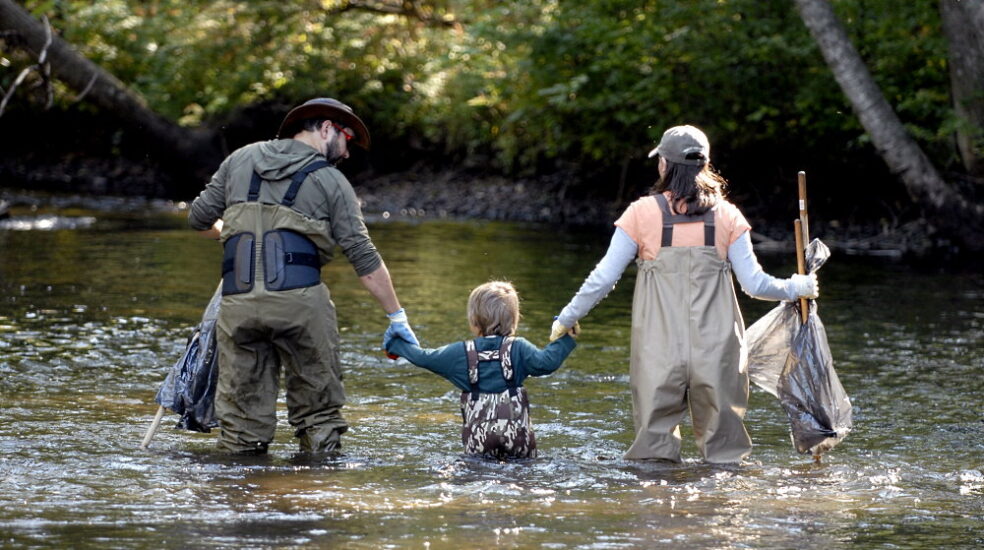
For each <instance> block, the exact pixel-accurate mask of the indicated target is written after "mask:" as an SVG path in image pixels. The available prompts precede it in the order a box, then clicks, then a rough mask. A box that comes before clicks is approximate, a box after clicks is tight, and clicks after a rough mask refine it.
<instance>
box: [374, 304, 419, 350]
mask: <svg viewBox="0 0 984 550" xmlns="http://www.w3.org/2000/svg"><path fill="white" fill-rule="evenodd" d="M386 316H387V317H389V320H390V325H389V327H387V328H386V332H385V333H384V334H383V349H384V350H387V352H386V355H388V356H389V358H390V359H396V356H395V355H393V354H391V353H389V350H388V348H389V344H390V343H391V342H392V341H393V340H394V339H396V338H399V339H401V340H406V341H407V342H410V343H411V344H413V345H415V346H419V345H420V342H419V341H418V340H417V335H415V334H414V333H413V329H412V328H410V323H409V321H408V320H407V312H406V310H404V309H403V308H400V309H398V310H396V311H394V312H393V313H389V314H387V315H386Z"/></svg>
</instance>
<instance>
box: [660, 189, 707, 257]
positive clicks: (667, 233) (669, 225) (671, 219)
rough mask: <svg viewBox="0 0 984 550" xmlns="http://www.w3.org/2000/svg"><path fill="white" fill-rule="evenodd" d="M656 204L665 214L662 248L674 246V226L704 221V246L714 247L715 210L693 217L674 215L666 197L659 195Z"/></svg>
mask: <svg viewBox="0 0 984 550" xmlns="http://www.w3.org/2000/svg"><path fill="white" fill-rule="evenodd" d="M656 202H657V203H658V204H659V209H660V210H661V211H662V212H663V234H662V237H661V241H662V242H661V243H660V244H661V246H673V226H674V225H676V224H678V223H694V222H698V221H701V220H703V221H704V246H714V210H713V209H710V208H709V209H708V210H707V212H704V213H703V214H701V215H697V216H691V215H689V214H674V213H672V212H671V211H670V202H669V201H668V200H666V197H665V196H664V195H663V194H662V193H659V194H657V195H656Z"/></svg>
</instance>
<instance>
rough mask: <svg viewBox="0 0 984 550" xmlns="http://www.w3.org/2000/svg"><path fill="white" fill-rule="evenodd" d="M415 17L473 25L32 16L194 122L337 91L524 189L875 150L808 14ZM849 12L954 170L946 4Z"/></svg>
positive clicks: (207, 11)
mask: <svg viewBox="0 0 984 550" xmlns="http://www.w3.org/2000/svg"><path fill="white" fill-rule="evenodd" d="M381 4H382V3H381V2H380V5H381ZM413 4H414V5H416V6H417V7H418V9H419V10H420V12H421V13H422V14H423V15H424V16H426V17H428V18H430V19H432V20H433V19H442V18H445V17H447V18H453V19H455V20H456V21H459V22H460V24H459V25H457V26H454V27H447V26H441V25H431V24H427V23H425V22H422V21H421V20H419V19H416V18H412V17H404V16H399V15H386V14H381V13H374V12H370V11H366V10H360V9H355V8H352V7H351V6H349V5H348V3H347V0H296V1H290V2H283V1H280V0H251V1H246V0H238V1H237V0H213V1H206V0H180V1H179V0H99V1H97V2H93V1H92V0H28V1H26V2H25V5H26V6H27V7H28V8H29V9H32V10H34V12H35V13H36V14H40V13H44V14H47V15H48V16H49V18H50V19H51V21H52V25H53V26H54V27H55V28H56V29H57V30H58V31H59V32H61V33H62V35H63V37H64V38H65V39H66V40H68V41H69V42H70V43H72V44H73V45H75V47H77V48H78V49H79V50H80V51H81V53H83V54H84V55H86V56H88V57H89V58H91V59H93V60H94V61H96V62H98V63H100V64H101V65H102V66H103V67H105V68H106V69H107V70H109V71H110V72H112V73H113V74H115V75H116V76H118V77H119V78H120V79H121V80H122V81H123V82H125V83H127V84H128V85H129V86H131V87H132V88H133V89H134V90H135V91H137V92H138V93H140V94H141V95H143V96H144V97H145V98H146V99H147V101H148V103H149V104H150V105H151V106H152V107H153V108H154V109H156V110H157V111H159V112H160V113H162V114H164V115H165V116H167V117H170V118H172V119H174V120H177V121H179V122H180V123H182V124H186V125H197V124H201V123H202V122H203V121H207V120H209V119H210V118H213V117H217V116H221V115H224V114H226V113H228V112H230V111H231V110H233V109H234V108H236V107H238V106H242V105H246V104H250V103H254V102H257V101H261V100H267V99H274V98H285V99H288V100H290V101H298V100H303V99H306V98H308V97H312V96H317V95H325V94H331V95H335V96H337V97H340V98H344V100H345V101H347V102H349V103H350V104H352V105H353V107H355V108H356V109H357V110H358V112H360V114H362V113H365V117H366V118H367V119H368V120H369V121H370V123H371V125H372V127H373V132H374V134H376V135H385V136H386V137H387V139H392V140H395V141H400V140H403V141H404V142H409V141H413V142H414V143H417V144H419V146H422V147H424V148H430V149H432V150H436V151H443V153H444V154H448V155H451V158H452V159H454V160H455V161H456V162H465V163H466V164H467V163H468V162H471V163H472V164H479V163H487V165H489V166H495V167H498V168H499V169H502V170H506V171H511V172H514V173H522V172H530V171H542V170H544V169H550V167H551V166H557V165H565V166H574V167H582V168H583V167H613V166H619V165H620V164H621V163H623V162H625V161H626V160H632V159H641V158H643V157H644V155H645V153H646V152H647V151H648V150H649V148H650V147H651V146H652V144H653V143H654V142H655V141H656V140H657V139H658V138H659V136H660V134H661V133H662V131H663V130H664V129H665V128H666V127H668V126H670V125H674V124H681V123H693V124H696V125H699V126H701V127H703V128H704V129H705V130H706V131H707V132H708V134H709V135H710V136H711V139H712V142H713V143H714V144H715V146H716V147H717V148H718V150H725V151H734V152H740V151H757V152H761V151H769V150H774V151H777V152H783V151H784V149H788V148H789V145H788V144H790V143H796V144H797V146H798V147H799V148H801V149H804V150H810V151H817V150H819V151H823V154H827V155H829V156H831V157H834V156H836V155H837V153H838V151H842V150H844V149H857V148H859V147H864V146H866V145H865V142H864V139H863V130H862V129H861V128H860V126H859V124H858V122H857V120H856V118H855V117H854V116H853V114H852V113H851V112H850V107H849V105H848V104H847V102H846V100H845V99H844V97H843V95H842V94H841V92H840V90H839V88H838V87H837V84H836V83H835V82H834V80H833V78H832V76H831V74H830V71H829V70H828V69H827V68H826V66H825V65H824V63H823V59H822V57H821V56H820V54H819V52H818V51H817V49H816V47H815V45H814V44H813V42H812V39H811V38H810V36H809V34H808V32H807V31H806V29H805V27H804V26H803V24H802V22H801V21H800V20H799V16H798V14H797V13H796V11H795V9H794V7H793V5H792V3H791V2H789V1H788V0H690V1H687V2H679V1H672V0H643V1H640V0H583V1H578V2H562V1H560V0H523V1H511V2H502V1H494V0H443V1H430V2H423V1H418V2H414V3H413ZM834 4H835V8H836V9H837V11H838V14H839V15H840V17H841V18H842V20H843V21H844V23H845V24H846V25H847V27H848V29H849V31H850V32H851V34H852V38H853V40H854V41H855V45H856V46H857V47H858V49H859V51H860V52H861V54H862V56H863V57H864V58H865V60H866V61H867V63H868V64H869V67H870V69H871V71H872V73H873V74H874V76H875V78H876V80H877V81H878V83H879V84H880V85H881V87H882V89H883V91H884V92H885V94H886V97H888V99H889V101H890V102H891V103H892V105H893V106H894V107H895V109H896V110H897V112H898V113H899V115H900V117H901V118H902V119H903V121H904V122H905V123H906V124H907V125H908V126H909V128H910V129H911V130H912V132H913V134H914V135H915V136H916V138H917V139H918V140H919V141H920V143H921V144H922V145H923V146H924V147H925V148H926V149H927V150H928V151H929V152H930V153H931V155H932V156H933V157H934V158H935V159H937V160H938V162H940V163H942V164H947V163H950V162H952V161H953V148H952V145H951V144H950V141H949V140H950V137H949V135H950V133H951V132H952V130H953V128H955V127H956V124H957V123H956V121H954V120H953V115H952V110H951V108H950V105H949V95H948V84H947V83H948V76H947V65H946V44H945V42H944V40H943V38H942V33H941V31H940V22H939V15H938V13H937V11H936V6H935V4H934V3H927V2H897V1H894V0H834ZM396 5H399V3H398V2H397V3H396ZM346 8H351V9H346ZM832 140H833V141H832Z"/></svg>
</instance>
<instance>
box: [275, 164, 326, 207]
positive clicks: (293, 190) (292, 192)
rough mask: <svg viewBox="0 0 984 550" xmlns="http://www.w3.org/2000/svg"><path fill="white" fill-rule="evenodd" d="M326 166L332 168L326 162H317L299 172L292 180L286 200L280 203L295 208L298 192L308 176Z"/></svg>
mask: <svg viewBox="0 0 984 550" xmlns="http://www.w3.org/2000/svg"><path fill="white" fill-rule="evenodd" d="M325 166H330V165H329V164H328V161H326V160H316V161H314V162H312V163H311V164H308V165H307V166H305V167H304V168H301V169H300V170H298V171H297V172H296V173H295V174H294V175H293V176H291V178H290V187H289V188H288V189H287V192H286V193H284V199H283V200H282V201H280V204H282V205H284V206H293V205H294V200H295V199H297V192H298V191H299V190H300V189H301V184H302V183H304V180H305V179H307V177H308V174H310V173H311V172H314V171H315V170H321V169H322V168H324V167H325Z"/></svg>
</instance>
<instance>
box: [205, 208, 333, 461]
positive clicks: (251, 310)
mask: <svg viewBox="0 0 984 550" xmlns="http://www.w3.org/2000/svg"><path fill="white" fill-rule="evenodd" d="M223 219H224V226H223V228H222V237H221V239H222V241H223V243H227V242H228V241H230V240H232V239H233V238H237V236H245V237H246V238H242V237H240V238H237V239H236V242H238V243H248V244H247V245H244V246H241V247H239V248H241V249H242V250H238V251H236V253H235V254H234V255H232V257H231V258H230V259H227V262H229V264H230V267H229V270H230V271H229V272H228V273H226V274H224V283H227V284H230V285H231V286H233V287H235V285H237V284H238V285H239V288H232V289H227V288H226V287H224V294H225V295H224V296H223V297H222V306H221V309H220V311H219V318H218V322H217V325H216V326H217V334H218V349H219V380H218V386H217V389H216V398H215V413H216V416H217V418H218V419H219V424H220V428H221V433H220V435H219V442H218V445H219V448H220V449H223V450H226V451H230V452H234V453H262V452H265V451H266V448H267V445H269V443H270V442H271V441H273V438H274V432H275V431H276V425H277V415H276V404H277V395H278V393H279V381H280V372H281V368H283V371H284V379H285V386H286V394H287V411H288V413H287V414H288V421H289V422H290V424H291V425H292V426H294V427H295V428H296V432H295V435H296V436H297V437H298V438H300V448H301V451H306V452H315V453H319V452H330V451H335V450H337V449H339V448H340V436H341V434H342V433H344V432H345V431H346V430H347V429H348V425H347V424H346V422H345V420H344V418H343V417H342V414H341V409H342V406H343V405H344V404H345V390H344V388H343V386H342V372H341V366H340V357H339V336H338V324H337V321H336V317H335V306H334V304H333V303H332V301H331V297H330V295H329V292H328V287H326V286H325V285H324V283H321V282H320V278H318V276H317V272H315V275H314V277H315V279H314V281H312V282H311V283H305V284H310V286H304V287H301V288H286V289H284V290H273V288H278V287H277V284H278V283H277V281H283V280H289V277H287V276H286V275H285V273H287V272H290V270H291V269H292V267H291V262H292V261H295V260H293V259H292V255H291V254H289V253H287V252H282V251H281V250H279V249H278V250H277V251H276V252H277V254H276V255H274V254H273V248H274V244H271V243H276V246H281V245H283V246H288V245H284V244H283V242H280V241H271V240H269V238H268V237H269V235H271V234H277V235H279V234H281V233H282V234H284V235H288V233H289V235H288V236H290V237H291V238H296V237H297V235H303V236H305V237H306V238H308V239H310V241H311V242H312V243H313V244H312V245H311V246H312V250H314V251H315V259H314V260H311V259H310V258H308V260H307V261H308V262H309V263H314V265H315V266H317V265H319V262H317V251H324V250H330V246H331V244H332V243H330V242H326V241H325V239H326V237H324V236H325V235H328V234H330V233H329V232H328V231H327V227H326V223H325V222H323V221H319V220H313V219H311V218H307V217H305V216H303V215H301V214H299V213H297V212H296V211H294V210H292V209H290V208H288V207H287V206H283V205H277V204H261V203H259V202H255V201H253V202H243V203H237V204H234V205H232V206H230V207H229V208H227V209H226V211H225V214H224V216H223ZM278 231H280V232H281V233H277V232H278ZM256 236H259V237H258V238H256ZM250 239H252V240H250ZM286 240H287V239H286V238H285V239H284V242H286ZM264 243H267V245H269V248H270V250H266V251H265V250H264ZM315 246H316V248H314V247H315ZM226 248H227V255H228V254H230V251H229V248H232V247H229V246H227V247H226ZM301 255H303V254H297V253H295V254H293V256H301ZM308 256H310V254H309V255H308ZM244 258H245V260H244ZM278 262H279V264H278ZM298 265H299V264H298ZM271 266H272V267H273V269H269V268H270V267H271ZM301 267H303V266H301ZM308 267H310V266H308ZM274 269H277V270H280V272H277V273H274ZM223 271H226V269H225V266H224V270H223ZM230 281H231V282H230ZM281 286H283V285H281ZM226 290H229V292H226Z"/></svg>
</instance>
